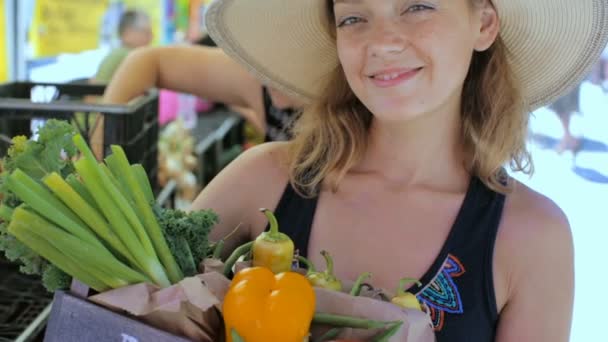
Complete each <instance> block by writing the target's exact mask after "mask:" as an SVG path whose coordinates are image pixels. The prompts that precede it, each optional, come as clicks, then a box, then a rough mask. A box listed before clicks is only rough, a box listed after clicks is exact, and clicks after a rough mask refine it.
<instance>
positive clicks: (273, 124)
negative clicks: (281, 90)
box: [262, 87, 296, 142]
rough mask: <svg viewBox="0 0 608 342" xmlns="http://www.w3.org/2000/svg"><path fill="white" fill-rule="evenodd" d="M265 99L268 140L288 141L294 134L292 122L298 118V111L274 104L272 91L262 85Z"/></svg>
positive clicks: (266, 137) (266, 138)
mask: <svg viewBox="0 0 608 342" xmlns="http://www.w3.org/2000/svg"><path fill="white" fill-rule="evenodd" d="M262 97H263V99H264V112H265V113H266V136H265V140H266V141H267V142H268V141H287V140H290V139H291V137H292V135H291V131H290V127H291V124H292V123H293V121H294V120H295V118H296V111H295V110H294V109H292V108H285V109H280V108H277V107H275V106H274V105H273V104H272V99H271V98H270V93H269V92H268V89H267V88H266V87H262Z"/></svg>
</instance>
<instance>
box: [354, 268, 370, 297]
mask: <svg viewBox="0 0 608 342" xmlns="http://www.w3.org/2000/svg"><path fill="white" fill-rule="evenodd" d="M371 276H372V274H371V273H369V272H365V273H362V274H361V275H359V277H358V278H357V280H356V281H355V283H354V284H353V287H352V289H351V290H350V295H351V296H355V297H356V296H358V295H359V294H361V285H362V284H363V282H364V281H365V280H366V279H367V278H370V277H371Z"/></svg>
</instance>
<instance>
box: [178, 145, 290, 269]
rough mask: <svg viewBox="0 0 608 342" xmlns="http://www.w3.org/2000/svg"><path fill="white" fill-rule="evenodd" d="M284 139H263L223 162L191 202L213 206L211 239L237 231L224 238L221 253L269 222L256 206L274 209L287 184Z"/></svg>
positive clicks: (243, 240)
mask: <svg viewBox="0 0 608 342" xmlns="http://www.w3.org/2000/svg"><path fill="white" fill-rule="evenodd" d="M285 146H286V145H285V143H277V142H274V143H266V144H262V145H258V146H255V147H252V148H251V149H248V150H247V151H245V152H243V153H242V154H241V155H240V156H239V157H237V158H236V159H235V160H234V161H232V162H231V163H230V164H228V165H227V166H226V168H224V169H223V170H222V171H221V172H220V173H219V174H218V175H217V176H215V177H214V178H213V180H212V181H211V182H210V183H209V184H208V185H206V186H205V188H204V189H203V191H202V192H201V193H200V194H199V195H198V197H197V198H196V200H195V201H194V202H193V204H192V206H191V208H190V210H200V209H213V210H214V211H215V212H216V213H217V214H218V216H219V221H220V222H219V224H218V225H217V226H215V227H214V228H213V230H212V231H211V234H210V239H211V240H212V241H217V240H218V239H221V238H223V237H225V236H226V235H228V234H229V233H230V232H232V231H233V230H234V229H235V228H236V227H239V229H238V231H237V233H236V234H235V235H233V236H232V237H231V238H230V239H229V240H228V241H226V242H225V247H224V255H223V257H227V255H228V254H229V253H230V252H232V250H234V248H235V247H237V246H238V245H239V244H241V243H243V242H245V241H247V240H252V239H253V237H255V236H257V235H258V234H259V233H261V232H262V231H263V230H264V227H266V224H267V223H268V221H267V219H266V216H265V215H264V214H262V213H261V212H260V211H259V209H260V208H267V209H270V210H274V209H275V207H276V206H277V204H278V202H279V199H280V197H281V195H282V193H283V190H284V188H285V186H286V184H287V181H288V177H287V167H286V164H285V163H284V162H283V160H285V153H286V152H285Z"/></svg>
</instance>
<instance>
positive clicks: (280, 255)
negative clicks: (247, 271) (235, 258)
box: [252, 209, 294, 274]
mask: <svg viewBox="0 0 608 342" xmlns="http://www.w3.org/2000/svg"><path fill="white" fill-rule="evenodd" d="M260 211H262V212H263V213H264V214H265V215H266V217H267V218H268V222H269V223H270V231H268V232H264V233H262V234H260V236H258V237H257V238H256V239H255V241H254V243H253V247H252V252H253V266H261V267H266V268H269V269H270V270H271V271H272V272H274V273H275V274H278V273H281V272H288V271H290V270H291V264H292V262H293V252H294V245H293V241H291V239H290V238H289V236H287V235H285V234H283V233H281V232H279V223H278V222H277V219H276V217H275V216H274V214H273V213H272V212H271V211H270V210H268V209H260Z"/></svg>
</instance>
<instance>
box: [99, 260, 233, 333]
mask: <svg viewBox="0 0 608 342" xmlns="http://www.w3.org/2000/svg"><path fill="white" fill-rule="evenodd" d="M229 286H230V281H229V280H228V279H227V278H226V277H224V276H223V275H221V274H219V273H217V272H208V273H204V274H200V275H197V276H195V277H189V278H185V279H184V280H182V281H181V282H179V283H178V284H174V285H173V286H171V287H168V288H164V289H159V288H158V287H156V286H152V285H149V284H136V285H132V286H127V287H123V288H120V289H115V290H110V291H107V292H103V293H100V294H97V295H94V296H91V297H89V300H90V301H92V302H94V303H97V304H99V305H102V306H104V307H107V308H110V309H113V310H116V311H123V312H127V313H128V314H130V315H132V316H135V318H137V319H139V320H141V321H143V322H145V323H147V324H150V325H151V326H154V327H156V328H159V329H162V330H164V331H167V332H170V333H173V334H175V335H179V336H184V337H186V338H189V339H191V340H193V341H202V342H215V341H223V340H224V328H223V319H222V315H221V302H222V300H223V299H224V296H225V295H226V292H227V291H228V287H229Z"/></svg>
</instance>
